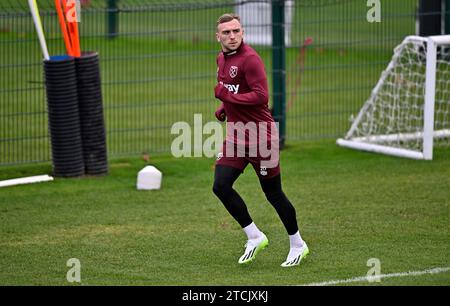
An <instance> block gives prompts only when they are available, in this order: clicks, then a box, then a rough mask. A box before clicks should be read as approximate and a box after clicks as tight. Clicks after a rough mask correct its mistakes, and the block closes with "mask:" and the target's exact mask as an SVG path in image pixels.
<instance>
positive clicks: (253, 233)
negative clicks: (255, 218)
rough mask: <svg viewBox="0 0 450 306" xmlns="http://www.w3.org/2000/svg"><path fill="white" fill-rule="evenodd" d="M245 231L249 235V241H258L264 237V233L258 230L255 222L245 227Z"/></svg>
mask: <svg viewBox="0 0 450 306" xmlns="http://www.w3.org/2000/svg"><path fill="white" fill-rule="evenodd" d="M243 230H244V232H245V234H247V238H248V240H252V239H258V238H260V237H261V236H262V232H261V231H260V230H259V229H258V227H257V226H256V224H255V223H254V222H252V223H251V224H250V225H247V226H246V227H244V228H243Z"/></svg>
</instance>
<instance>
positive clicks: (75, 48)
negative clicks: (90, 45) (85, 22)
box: [62, 0, 81, 57]
mask: <svg viewBox="0 0 450 306" xmlns="http://www.w3.org/2000/svg"><path fill="white" fill-rule="evenodd" d="M62 2H63V7H64V11H65V14H66V15H67V12H68V11H69V10H72V9H73V8H74V6H75V5H76V4H75V2H74V3H73V4H72V5H71V6H70V7H68V6H67V4H66V0H63V1H62ZM75 14H76V11H75ZM76 17H77V16H76V15H75V21H74V22H70V21H68V22H67V24H68V28H69V35H70V41H71V42H72V52H73V55H74V56H76V57H80V56H81V52H80V40H79V38H78V23H77V21H76Z"/></svg>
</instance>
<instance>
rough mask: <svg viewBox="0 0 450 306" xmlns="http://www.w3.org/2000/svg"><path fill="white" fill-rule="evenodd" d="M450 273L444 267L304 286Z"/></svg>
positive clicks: (447, 268)
mask: <svg viewBox="0 0 450 306" xmlns="http://www.w3.org/2000/svg"><path fill="white" fill-rule="evenodd" d="M448 271H450V267H444V268H433V269H427V270H423V271H410V272H402V273H391V274H380V275H378V276H360V277H354V278H348V279H341V280H333V281H328V282H322V283H310V284H306V285H303V286H331V285H338V284H346V283H357V282H368V281H369V280H371V281H374V282H375V281H376V280H378V279H380V280H381V279H382V278H393V277H406V276H419V275H424V274H439V273H444V272H448Z"/></svg>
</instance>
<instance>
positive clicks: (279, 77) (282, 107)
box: [272, 0, 286, 148]
mask: <svg viewBox="0 0 450 306" xmlns="http://www.w3.org/2000/svg"><path fill="white" fill-rule="evenodd" d="M284 31H285V29H284V0H272V65H273V67H272V71H273V72H272V77H273V117H274V119H275V121H276V122H278V123H279V133H280V148H283V147H284V143H285V139H286V48H285V41H284Z"/></svg>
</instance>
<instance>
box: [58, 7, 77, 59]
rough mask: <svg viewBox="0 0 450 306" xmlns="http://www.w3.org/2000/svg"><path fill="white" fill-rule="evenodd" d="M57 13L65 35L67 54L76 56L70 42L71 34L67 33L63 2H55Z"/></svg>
mask: <svg viewBox="0 0 450 306" xmlns="http://www.w3.org/2000/svg"><path fill="white" fill-rule="evenodd" d="M63 2H64V0H63ZM55 6H56V12H57V13H58V20H59V26H60V27H61V31H62V34H63V39H64V44H65V45H66V51H67V54H68V55H70V56H74V54H73V50H72V43H71V41H70V37H69V34H68V33H67V25H66V21H65V18H64V13H63V11H62V9H61V0H55Z"/></svg>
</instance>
